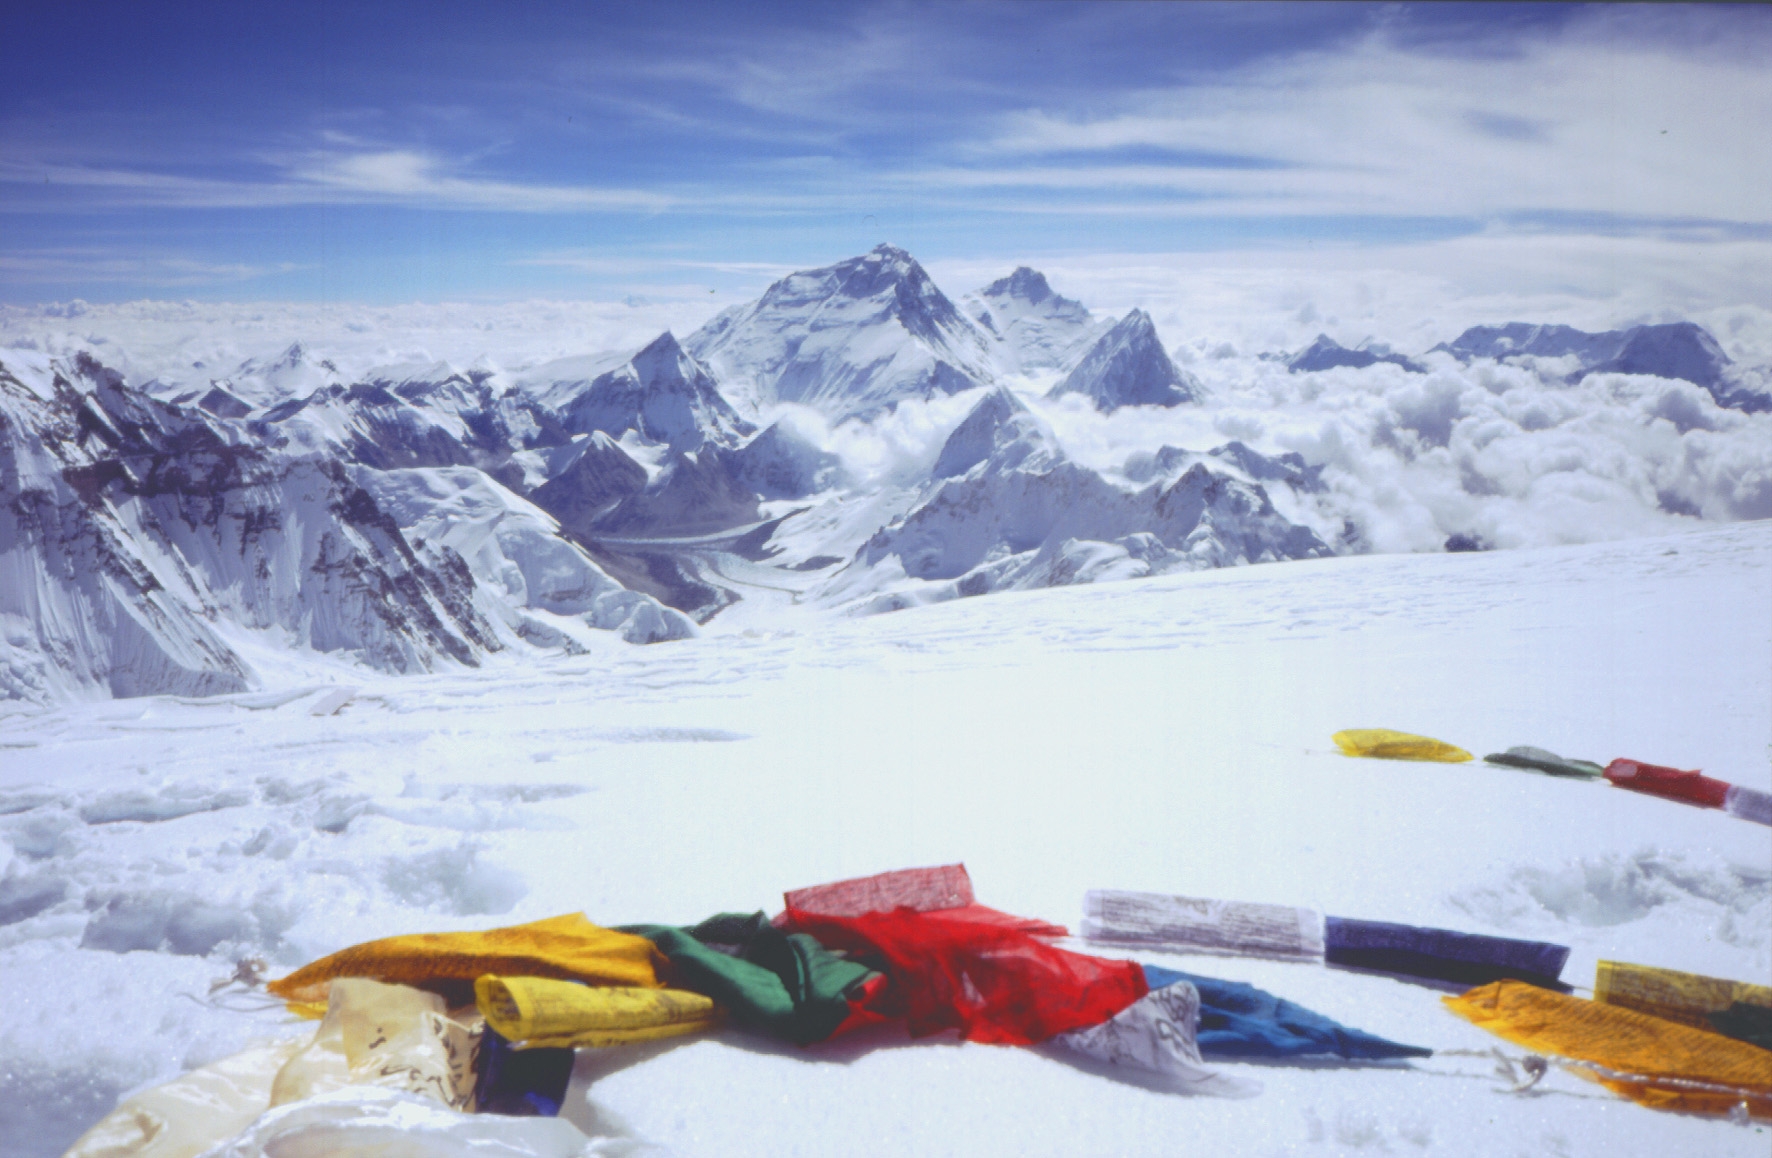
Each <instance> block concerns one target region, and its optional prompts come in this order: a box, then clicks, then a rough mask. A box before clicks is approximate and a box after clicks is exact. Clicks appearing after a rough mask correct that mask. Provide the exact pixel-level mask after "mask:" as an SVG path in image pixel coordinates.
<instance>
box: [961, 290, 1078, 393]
mask: <svg viewBox="0 0 1772 1158" xmlns="http://www.w3.org/2000/svg"><path fill="white" fill-rule="evenodd" d="M960 304H961V306H962V308H964V309H965V311H966V314H967V316H968V317H970V318H971V319H972V320H973V321H974V322H976V323H978V325H979V328H980V329H982V330H984V331H985V332H986V333H987V334H989V335H990V336H991V338H992V349H993V351H994V353H995V354H996V356H997V360H998V361H999V362H1000V363H1001V364H1002V365H1003V366H1004V368H1006V369H1008V370H1011V371H1028V370H1047V369H1051V370H1059V369H1066V368H1068V367H1070V366H1071V365H1072V364H1073V363H1075V362H1076V360H1077V359H1078V358H1079V357H1081V356H1082V354H1083V351H1084V350H1086V349H1088V348H1089V345H1090V344H1091V342H1092V341H1093V340H1094V339H1095V338H1096V337H1098V336H1099V335H1100V334H1101V333H1102V331H1103V330H1105V329H1106V328H1107V325H1106V324H1104V323H1102V322H1099V321H1097V320H1096V318H1095V317H1094V315H1092V314H1091V313H1090V312H1089V309H1088V307H1086V306H1084V305H1083V303H1082V302H1077V301H1072V300H1071V299H1070V298H1067V297H1061V296H1059V295H1058V294H1056V293H1054V292H1053V290H1052V287H1051V286H1050V285H1049V284H1047V281H1046V275H1045V274H1043V273H1041V272H1040V271H1038V270H1035V269H1029V268H1028V267H1027V266H1025V265H1023V266H1018V267H1016V270H1015V272H1014V273H1011V274H1010V275H1009V276H1008V277H1003V278H998V279H997V280H996V281H994V282H992V283H991V284H990V285H988V286H986V287H985V288H984V289H982V290H979V291H978V292H977V293H976V294H967V295H966V296H965V297H964V298H962V299H961V303H960Z"/></svg>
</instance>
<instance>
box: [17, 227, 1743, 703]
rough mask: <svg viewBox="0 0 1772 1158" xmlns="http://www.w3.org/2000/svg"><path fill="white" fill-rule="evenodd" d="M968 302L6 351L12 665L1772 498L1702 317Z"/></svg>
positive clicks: (240, 679) (197, 688)
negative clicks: (1433, 348)
mask: <svg viewBox="0 0 1772 1158" xmlns="http://www.w3.org/2000/svg"><path fill="white" fill-rule="evenodd" d="M964 304H965V310H966V312H965V313H962V312H961V311H960V310H959V309H957V308H956V307H955V306H954V304H953V302H952V301H951V300H950V299H949V298H948V297H947V296H945V295H944V294H943V293H942V291H941V290H940V289H939V288H938V287H936V285H935V284H934V283H933V281H931V280H930V278H929V276H928V274H927V273H926V271H924V270H923V268H922V267H921V266H919V265H918V264H917V263H916V261H914V260H913V259H912V258H911V257H910V256H909V255H908V254H906V253H904V252H903V251H902V250H898V249H894V248H892V247H890V246H881V247H879V248H877V249H875V250H873V251H872V252H870V253H867V254H864V255H861V256H859V257H855V258H851V259H849V260H847V261H842V262H838V263H836V264H834V265H831V266H828V267H825V268H823V269H819V270H812V271H808V272H804V273H798V274H794V275H792V276H791V277H788V278H784V279H782V280H781V281H779V282H777V283H776V284H775V285H773V286H771V287H770V288H769V289H768V291H767V292H766V293H764V294H763V296H762V297H760V298H759V299H758V300H757V301H755V302H752V303H750V304H748V305H745V306H742V307H739V308H737V309H735V310H731V311H728V312H727V313H725V314H722V315H720V316H719V317H717V318H715V319H714V320H713V321H711V322H709V323H707V324H706V325H705V326H703V327H702V328H701V329H700V330H698V331H696V332H695V333H694V334H693V335H692V336H691V337H690V338H688V339H686V340H685V341H683V342H681V343H679V342H678V340H677V339H676V338H675V337H674V336H673V334H672V333H671V332H669V331H666V332H664V333H657V331H656V330H653V331H651V332H653V333H657V336H656V337H654V338H652V339H651V340H649V341H647V342H646V343H645V344H643V345H641V346H639V347H638V348H635V347H628V348H626V349H623V350H620V351H616V352H610V353H595V354H585V355H575V356H571V357H565V358H552V360H549V361H545V362H541V363H539V364H533V365H530V364H525V363H522V362H520V361H519V362H516V363H515V366H516V367H517V368H516V369H514V370H511V371H505V370H501V369H499V368H498V366H496V365H494V364H493V362H492V361H491V360H490V358H488V357H486V356H484V354H483V353H482V354H476V353H475V352H474V351H471V350H470V351H457V352H456V353H458V354H461V355H462V356H463V357H465V358H467V359H468V360H466V361H462V362H459V363H450V362H443V361H437V360H435V359H434V358H432V357H431V356H430V355H429V353H424V354H419V355H414V356H413V359H412V360H409V361H406V362H400V363H395V364H390V365H382V366H379V367H374V368H371V369H368V370H364V371H362V372H358V373H353V374H351V375H349V376H344V375H340V374H338V373H337V371H336V369H335V367H336V365H337V364H338V363H337V362H335V361H334V359H332V358H330V357H325V356H322V354H323V353H324V351H323V350H322V349H321V347H320V345H319V344H317V343H313V342H310V341H308V340H306V339H304V340H302V341H297V342H293V343H291V344H289V345H288V346H287V347H286V348H285V349H284V350H283V351H282V353H281V354H279V355H277V356H274V357H268V358H261V359H249V360H248V361H247V362H245V363H242V364H241V365H240V367H239V369H238V371H237V372H236V373H234V374H233V375H232V376H230V377H227V378H218V379H213V380H210V381H208V382H207V383H206V384H205V383H202V382H198V383H184V384H182V385H181V384H172V383H170V379H167V380H162V379H159V378H156V379H151V380H149V381H147V382H146V383H142V384H140V385H137V384H134V383H131V382H126V381H125V380H124V378H123V377H122V376H121V375H120V374H118V373H116V372H114V371H112V370H109V369H107V368H105V367H104V366H102V365H100V364H99V363H98V362H97V361H94V360H93V357H92V354H91V353H90V352H88V353H83V354H80V355H79V356H78V357H75V356H74V354H72V353H70V354H67V355H59V354H58V355H53V356H52V355H50V354H48V353H45V352H43V350H44V349H47V348H49V347H47V346H43V347H27V348H25V349H22V350H19V351H16V352H15V351H5V352H3V353H0V360H3V364H4V365H6V366H7V367H9V369H8V370H7V379H6V381H7V384H8V393H7V395H6V397H7V402H6V409H5V411H4V414H3V415H0V418H3V419H4V422H5V426H4V429H3V430H0V436H3V437H0V443H3V445H0V452H3V453H4V455H5V456H6V457H5V459H4V462H5V464H6V470H7V472H8V473H7V474H6V476H5V477H4V478H3V479H0V481H3V482H4V487H3V488H0V508H4V511H5V515H4V518H5V520H7V521H6V522H5V523H4V524H0V544H3V545H4V547H3V549H4V552H5V554H4V563H3V565H4V566H5V567H6V568H8V569H9V570H8V571H7V585H6V588H5V590H4V591H3V592H0V616H4V617H5V618H4V620H3V626H4V629H5V630H4V635H3V636H0V646H3V647H4V649H5V650H4V664H3V666H4V680H5V683H4V685H0V686H4V687H5V689H6V693H5V694H8V695H12V696H28V697H30V698H34V699H43V698H53V697H56V696H63V695H71V694H91V693H95V692H96V693H99V694H112V695H131V694H138V693H141V692H143V691H153V690H182V691H191V692H214V691H226V690H238V689H239V688H243V687H249V686H251V685H252V684H253V683H254V682H255V681H256V680H258V679H259V678H260V675H261V673H262V671H263V664H264V662H265V657H266V656H274V655H277V654H278V653H279V652H282V653H286V654H287V655H288V656H289V657H290V662H293V663H309V662H322V660H320V659H317V658H316V657H318V656H327V655H329V656H333V657H336V658H342V659H348V660H350V661H351V662H356V663H359V664H364V665H368V666H370V667H373V668H376V669H379V670H385V671H419V670H425V669H428V668H433V667H436V666H438V665H439V664H442V665H449V664H466V663H477V662H483V661H484V660H485V658H486V657H487V656H489V655H492V654H494V653H498V652H508V653H513V654H516V655H522V654H524V651H523V649H526V648H533V647H543V648H549V649H560V650H567V651H577V650H586V649H589V648H592V647H594V646H596V642H595V641H596V640H598V639H605V640H606V639H608V638H609V636H608V635H607V634H604V635H598V634H596V633H598V632H604V633H614V634H616V635H619V637H620V638H622V639H626V640H630V641H634V642H646V641H654V640H665V639H674V638H681V637H682V636H684V635H687V634H690V633H691V632H693V631H694V630H695V628H694V623H693V622H692V621H694V622H701V623H704V624H705V623H709V622H712V621H713V619H714V618H715V617H724V618H723V619H722V626H721V628H719V629H720V630H725V629H726V625H728V624H743V623H748V622H750V621H752V620H753V619H755V618H757V617H758V616H759V615H763V616H765V617H766V614H767V611H768V609H769V608H771V607H774V606H776V605H778V604H782V605H799V606H803V607H805V608H806V609H808V613H809V614H816V613H817V612H818V610H820V609H822V610H825V611H830V610H837V611H842V612H849V613H867V612H874V611H885V610H892V609H895V608H898V607H903V606H908V605H910V604H914V603H919V602H929V601H933V600H942V599H950V598H955V597H958V596H965V595H977V594H984V593H987V592H992V591H1002V590H1009V589H1019V588H1029V587H1040V586H1052V585H1063V584H1072V583H1081V582H1093V581H1099V580H1106V579H1114V578H1125V577H1132V576H1138V575H1149V574H1155V573H1160V572H1165V571H1172V570H1181V569H1192V568H1199V567H1218V566H1231V565H1240V564H1244V563H1254V562H1262V561H1268V560H1283V559H1297V558H1308V557H1311V556H1314V555H1320V554H1324V553H1328V552H1330V551H1332V550H1333V551H1373V550H1434V551H1437V550H1447V549H1453V548H1454V546H1464V545H1470V544H1479V543H1480V544H1483V545H1495V546H1501V547H1508V546H1518V545H1522V544H1524V543H1530V542H1539V541H1564V540H1567V539H1570V538H1575V539H1580V538H1583V537H1594V536H1614V537H1616V536H1620V535H1624V534H1632V533H1636V534H1643V533H1660V532H1665V531H1669V530H1674V529H1678V528H1679V527H1681V526H1683V525H1685V524H1686V523H1688V522H1690V521H1691V520H1696V519H1735V518H1762V517H1772V485H1768V484H1767V482H1766V479H1768V478H1772V459H1769V458H1768V453H1767V450H1766V448H1767V447H1768V446H1772V436H1769V435H1768V429H1769V428H1768V427H1767V426H1766V423H1767V422H1768V421H1772V415H1765V414H1756V413H1754V412H1755V411H1759V410H1768V409H1772V394H1769V393H1768V390H1767V386H1768V378H1767V374H1768V371H1767V370H1765V369H1763V368H1758V366H1757V363H1756V365H1755V367H1754V368H1750V369H1743V368H1742V366H1740V365H1738V364H1736V363H1734V362H1731V361H1730V359H1729V357H1728V355H1727V354H1726V353H1725V352H1724V351H1723V349H1722V348H1721V346H1720V345H1718V344H1717V343H1716V342H1715V340H1714V339H1713V338H1712V337H1711V335H1710V334H1709V333H1707V332H1706V331H1705V330H1703V329H1702V328H1701V327H1699V326H1696V325H1693V324H1689V323H1679V324H1669V325H1659V326H1636V327H1632V328H1629V329H1621V330H1616V331H1608V332H1605V333H1601V334H1589V333H1586V332H1583V331H1579V330H1574V329H1571V328H1569V327H1535V326H1525V325H1520V324H1514V325H1510V326H1504V327H1488V328H1484V327H1478V328H1475V329H1472V330H1469V331H1467V332H1466V333H1465V334H1464V335H1462V336H1461V337H1459V338H1458V339H1456V340H1455V341H1453V342H1451V343H1448V344H1446V345H1443V346H1441V347H1438V348H1437V352H1436V353H1435V357H1434V358H1433V365H1434V369H1433V372H1432V373H1420V374H1409V375H1396V374H1388V373H1387V374H1373V375H1363V374H1353V375H1349V374H1325V373H1323V372H1324V371H1333V370H1337V369H1339V368H1342V367H1355V368H1358V367H1365V366H1371V365H1375V364H1378V363H1393V364H1396V365H1398V366H1399V367H1401V368H1402V369H1405V370H1411V371H1415V370H1420V369H1421V367H1420V366H1417V365H1416V364H1414V363H1413V362H1411V361H1410V360H1409V359H1407V358H1402V357H1400V356H1398V355H1394V354H1392V353H1390V351H1389V349H1388V348H1387V347H1384V346H1381V345H1379V344H1376V343H1372V342H1368V343H1363V344H1362V345H1361V347H1360V348H1359V349H1356V350H1349V349H1346V348H1345V347H1342V346H1340V345H1338V344H1337V343H1335V342H1334V341H1332V340H1331V339H1329V338H1327V337H1319V338H1318V339H1317V341H1316V342H1315V343H1313V344H1312V345H1311V346H1310V347H1308V348H1307V349H1306V350H1304V351H1302V352H1301V353H1298V354H1296V355H1294V356H1291V357H1290V358H1286V359H1282V358H1279V357H1276V356H1273V355H1271V354H1259V355H1256V354H1249V355H1240V354H1238V353H1237V352H1236V350H1235V349H1234V348H1230V347H1226V346H1223V345H1220V346H1213V345H1211V344H1209V343H1208V342H1207V341H1206V339H1205V338H1203V337H1200V336H1194V337H1191V338H1187V339H1185V340H1184V341H1183V343H1182V344H1181V345H1178V346H1177V347H1176V349H1177V351H1178V353H1177V357H1179V358H1182V359H1185V360H1186V361H1187V363H1188V364H1189V365H1190V366H1191V367H1192V368H1194V369H1196V370H1198V371H1199V373H1200V374H1202V375H1204V376H1205V378H1206V383H1203V382H1202V381H1201V380H1200V379H1198V378H1196V377H1195V376H1194V374H1192V373H1190V372H1188V371H1184V370H1183V369H1181V368H1180V367H1179V366H1178V365H1177V364H1176V361H1175V360H1173V359H1172V358H1171V356H1170V354H1169V353H1168V351H1167V350H1166V349H1165V348H1164V346H1163V344H1162V342H1161V341H1160V339H1159V337H1158V334H1157V331H1156V327H1155V325H1154V323H1153V321H1152V319H1151V317H1150V316H1149V315H1148V314H1147V313H1145V311H1143V310H1141V309H1134V310H1131V311H1130V312H1129V313H1127V314H1126V315H1125V316H1124V317H1123V318H1122V319H1120V320H1119V321H1118V322H1112V323H1110V322H1108V321H1106V320H1102V319H1098V318H1096V317H1095V316H1094V315H1092V314H1091V313H1090V312H1089V310H1088V309H1087V308H1085V307H1084V306H1082V305H1081V304H1080V303H1077V302H1074V301H1070V300H1068V299H1066V298H1063V297H1061V296H1059V295H1058V294H1056V293H1055V292H1053V290H1052V287H1051V286H1050V285H1049V284H1048V283H1047V281H1046V279H1045V277H1044V276H1043V275H1041V274H1040V273H1038V272H1036V271H1034V270H1032V269H1030V268H1028V267H1026V266H1022V267H1018V268H1016V270H1015V271H1014V272H1013V273H1011V274H1009V275H1008V276H1006V277H1004V278H1001V279H999V280H997V281H995V282H993V283H992V284H991V285H989V286H987V287H986V288H985V289H984V290H982V291H980V292H979V293H978V294H975V295H972V296H970V297H968V298H966V299H964ZM648 328H649V329H650V326H649V327H648ZM630 336H631V335H630ZM57 340H59V339H57ZM97 341H98V340H97V339H95V342H97ZM210 345H211V346H215V347H221V348H231V347H230V346H229V344H228V343H226V342H224V341H215V342H212V343H210ZM76 348H78V347H76ZM95 348H103V344H102V342H99V343H98V345H97V346H96V347H95ZM1732 348H1734V347H1732ZM549 349H550V351H558V349H559V347H558V346H557V345H550V346H549ZM1749 349H1751V347H1749ZM119 354H120V355H123V356H124V357H125V358H126V359H127V357H128V355H126V354H124V353H123V351H122V350H121V349H119ZM1474 359H1495V360H1497V361H1501V362H1504V363H1509V365H1507V366H1506V367H1505V368H1498V367H1495V366H1493V365H1487V364H1486V365H1484V366H1481V367H1476V368H1473V369H1471V370H1468V371H1467V370H1465V369H1463V368H1462V367H1461V366H1460V363H1461V362H1468V361H1471V360H1474ZM344 360H345V361H346V362H347V363H348V364H352V365H359V366H361V365H371V366H373V360H372V359H371V358H367V357H364V355H363V352H362V351H361V350H359V351H358V352H357V354H356V355H355V357H354V358H352V359H344ZM1282 362H1283V363H1284V365H1282ZM128 364H134V363H128ZM155 364H156V365H160V366H163V367H164V366H167V365H175V363H172V362H168V361H167V360H165V359H160V360H158V361H157V362H156V363H155ZM187 364H188V363H187ZM457 365H466V366H469V367H471V368H470V369H467V370H461V369H458V368H457ZM197 368H198V369H201V367H197ZM1603 371H1604V372H1613V373H1615V374H1617V375H1619V377H1618V378H1616V379H1609V380H1607V381H1606V382H1605V383H1604V388H1586V389H1580V390H1574V389H1570V388H1569V384H1570V383H1571V382H1575V381H1579V380H1581V379H1582V378H1583V377H1587V376H1591V375H1593V374H1596V373H1600V372H1603ZM168 373H170V371H168ZM205 373H206V374H207V371H205ZM1682 379H1683V380H1682ZM1207 383H1209V388H1208V385H1207ZM1048 387H1050V389H1048ZM1042 391H1044V393H1042ZM1073 394H1081V395H1083V396H1084V397H1086V398H1088V399H1089V402H1090V404H1089V405H1079V404H1078V400H1075V399H1071V398H1070V397H1069V396H1070V395H1073ZM1183 403H1187V404H1188V405H1185V406H1184V405H1182V404H1183ZM763 419H767V420H768V421H767V423H765V422H764V421H762V420H763ZM759 426H763V427H764V429H762V430H761V432H759V431H758V427H759ZM1227 439H1228V441H1227ZM1590 450H1591V453H1590ZM1569 463H1577V464H1579V465H1578V466H1577V467H1575V468H1570V467H1569V466H1568V465H1566V464H1569ZM1572 469H1573V472H1574V473H1571V472H1572ZM1577 475H1579V476H1580V477H1576V476H1577ZM1547 480H1548V482H1547ZM1550 483H1554V484H1555V485H1554V486H1551V485H1549V484H1550ZM1545 495H1550V496H1551V497H1549V498H1545V497H1543V496H1545ZM1564 495H1566V496H1578V499H1577V498H1575V497H1566V498H1565V497H1558V496H1564ZM1541 506H1542V510H1541ZM1527 507H1531V509H1532V511H1533V517H1532V519H1531V520H1525V521H1523V520H1522V519H1521V518H1519V517H1518V512H1519V511H1520V510H1523V509H1526V508H1527ZM1522 528H1523V529H1522ZM735 608H736V609H737V610H734V609H735ZM758 608H761V609H762V610H761V611H759V610H758ZM737 629H740V630H742V627H739V628H737ZM327 662H330V661H327Z"/></svg>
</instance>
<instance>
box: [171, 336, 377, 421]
mask: <svg viewBox="0 0 1772 1158" xmlns="http://www.w3.org/2000/svg"><path fill="white" fill-rule="evenodd" d="M343 381H344V379H343V377H342V376H341V375H340V374H339V372H338V367H337V366H336V365H334V364H333V362H332V360H331V359H329V358H324V357H317V356H315V355H314V354H313V352H311V351H310V350H309V349H308V347H307V346H306V345H305V344H304V343H302V342H291V343H290V344H289V345H288V347H286V348H285V349H284V350H283V351H282V352H281V353H279V354H277V355H275V356H272V357H263V358H248V359H246V360H245V361H244V362H241V363H240V364H239V365H238V366H236V367H234V369H233V370H232V371H231V372H230V373H228V374H225V375H223V376H221V377H219V378H214V379H211V381H210V384H209V388H200V389H194V390H185V391H184V392H182V393H175V394H174V396H173V397H172V399H171V400H172V401H174V402H178V403H181V404H189V403H191V402H196V401H198V400H199V399H202V398H205V397H206V396H207V395H208V394H209V392H210V390H212V389H214V390H220V391H221V392H222V394H223V395H231V396H232V397H234V398H236V399H238V400H240V401H242V402H245V403H246V404H247V405H248V406H250V407H260V406H274V405H276V404H277V403H279V402H282V401H285V400H287V399H290V398H305V397H306V396H308V395H309V394H312V393H313V392H314V391H316V390H318V389H320V388H321V387H323V386H332V385H338V384H341V383H342V382H343ZM149 389H150V390H151V389H152V388H151V387H149ZM205 409H213V408H212V407H209V406H205ZM218 413H219V411H218ZM224 417H228V418H233V417H237V415H233V414H228V415H224Z"/></svg>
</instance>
